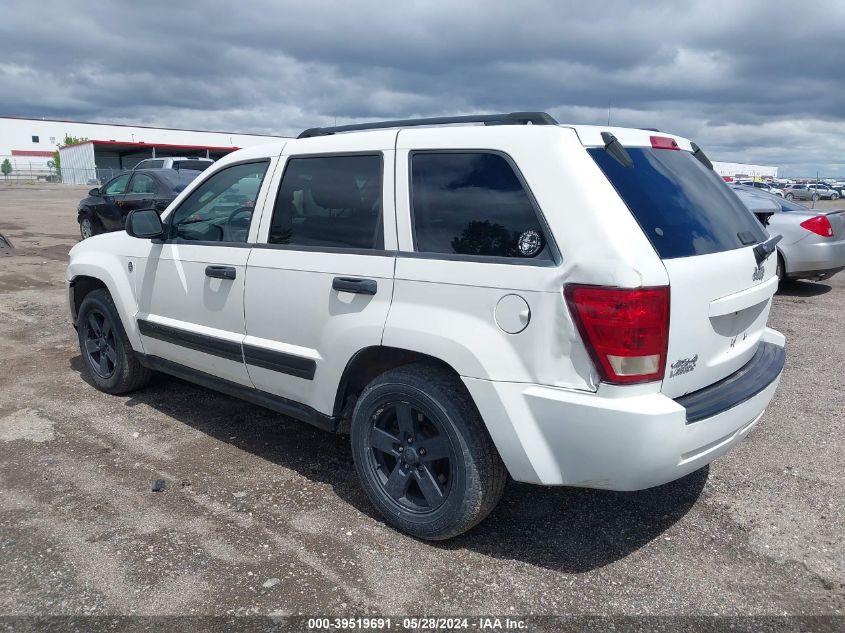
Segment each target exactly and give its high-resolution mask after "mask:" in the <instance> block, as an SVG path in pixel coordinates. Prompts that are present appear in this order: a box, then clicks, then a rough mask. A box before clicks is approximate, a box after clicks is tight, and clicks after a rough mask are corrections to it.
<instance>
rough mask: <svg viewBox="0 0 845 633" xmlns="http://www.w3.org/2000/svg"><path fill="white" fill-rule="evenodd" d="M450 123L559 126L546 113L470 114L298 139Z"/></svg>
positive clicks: (319, 131) (358, 126)
mask: <svg viewBox="0 0 845 633" xmlns="http://www.w3.org/2000/svg"><path fill="white" fill-rule="evenodd" d="M450 123H483V124H484V125H528V124H529V123H531V124H532V125H557V121H555V120H554V118H553V117H552V116H550V115H548V114H546V113H545V112H510V113H507V114H469V115H464V116H440V117H432V118H428V119H404V120H397V121H375V122H373V123H354V124H352V125H336V126H334V127H312V128H309V129H307V130H305V131H304V132H302V133H301V134H300V135H299V136H297V138H311V137H312V136H328V135H330V134H336V133H338V132H355V131H358V130H378V129H383V128H391V127H416V126H420V125H448V124H450Z"/></svg>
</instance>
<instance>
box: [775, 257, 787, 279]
mask: <svg viewBox="0 0 845 633" xmlns="http://www.w3.org/2000/svg"><path fill="white" fill-rule="evenodd" d="M775 275H777V278H778V286H782V285H783V282H784V281H786V266H785V265H784V263H783V257H782V256H781V254H780V253H778V261H777V267H776V268H775Z"/></svg>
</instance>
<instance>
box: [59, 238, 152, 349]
mask: <svg viewBox="0 0 845 633" xmlns="http://www.w3.org/2000/svg"><path fill="white" fill-rule="evenodd" d="M86 241H87V240H86ZM83 243H84V242H83ZM100 258H102V254H101V255H100ZM124 266H125V263H124V262H123V261H121V259H120V258H119V257H115V256H109V257H108V261H99V260H98V261H91V258H90V257H88V256H86V255H82V254H81V255H80V256H74V255H73V254H72V255H71V264H70V266H69V267H68V272H67V279H68V303H69V307H70V312H71V317H72V319H73V322H74V324H76V318H77V315H78V314H79V307H80V306H81V305H82V301H83V300H84V299H85V296H86V295H87V294H89V293H90V292H92V291H94V290H97V289H99V288H103V289H105V290H107V291H108V293H109V294H110V295H111V298H112V301H114V305H115V308H117V312H118V316H119V317H120V322H121V324H122V325H123V329H124V330H125V332H126V336H127V338H128V339H129V342H130V343H131V345H132V347H133V349H135V350H136V351H143V347H142V345H141V339H140V336H139V335H138V328H137V325H136V323H135V319H134V315H135V313H136V312H137V304H136V301H135V292H134V287H133V284H132V281H131V279H130V278H129V277H128V276H127V275H117V274H115V272H119V271H125V268H124Z"/></svg>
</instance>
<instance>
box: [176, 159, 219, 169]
mask: <svg viewBox="0 0 845 633" xmlns="http://www.w3.org/2000/svg"><path fill="white" fill-rule="evenodd" d="M209 167H211V163H210V162H208V161H205V160H176V161H173V169H193V170H194V171H205V170H206V169H208V168H209Z"/></svg>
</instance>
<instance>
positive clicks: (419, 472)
mask: <svg viewBox="0 0 845 633" xmlns="http://www.w3.org/2000/svg"><path fill="white" fill-rule="evenodd" d="M351 443H352V456H353V459H354V461H355V470H356V471H357V473H358V477H359V479H360V480H361V484H362V486H363V488H364V491H365V492H366V494H367V497H369V499H370V501H371V502H372V503H373V505H374V506H375V507H376V508H377V509H378V511H379V512H380V513H381V514H382V515H383V516H384V518H385V519H386V520H387V521H388V522H389V523H390V524H391V525H393V526H394V527H396V528H398V529H399V530H402V531H404V532H407V533H408V534H411V535H412V536H416V537H418V538H422V539H429V540H443V539H448V538H452V537H454V536H457V535H458V534H461V533H463V532H465V531H467V530H469V529H470V528H472V527H473V526H475V525H476V524H478V523H479V522H480V521H482V520H483V519H484V518H485V517H486V516H487V515H488V514H489V513H490V512H491V511H492V510H493V508H494V507H495V506H496V504H497V503H498V502H499V499H500V498H501V496H502V491H503V490H504V486H505V482H506V480H507V470H506V469H505V465H504V464H503V463H502V460H501V458H500V457H499V453H498V451H497V450H496V447H495V445H494V444H493V441H492V440H491V439H490V436H489V434H488V433H487V429H486V427H485V426H484V422H483V421H482V420H481V417H480V416H479V414H478V411H477V410H476V408H475V405H474V404H473V402H472V400H471V399H470V397H469V394H468V393H467V392H466V390H465V388H464V386H463V385H462V384H461V383H460V381H458V380H457V379H456V378H454V377H453V376H451V375H449V374H448V373H446V372H444V371H441V370H439V369H436V368H434V367H430V366H428V365H423V364H413V365H406V366H404V367H399V368H396V369H392V370H389V371H387V372H385V373H384V374H382V375H381V376H379V377H378V378H376V379H375V380H373V381H372V382H371V383H370V384H369V385H368V386H367V387H366V388H365V389H364V391H363V392H362V393H361V396H360V397H359V398H358V401H357V403H356V405H355V410H354V411H353V414H352V428H351Z"/></svg>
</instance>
